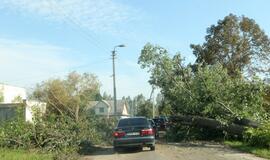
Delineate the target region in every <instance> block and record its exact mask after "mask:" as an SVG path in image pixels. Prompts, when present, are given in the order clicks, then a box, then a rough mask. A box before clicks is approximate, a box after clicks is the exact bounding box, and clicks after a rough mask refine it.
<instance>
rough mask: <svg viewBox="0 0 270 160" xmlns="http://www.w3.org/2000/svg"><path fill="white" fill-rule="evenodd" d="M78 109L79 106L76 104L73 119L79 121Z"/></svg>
mask: <svg viewBox="0 0 270 160" xmlns="http://www.w3.org/2000/svg"><path fill="white" fill-rule="evenodd" d="M79 110H80V106H79V105H77V106H76V111H75V120H76V122H78V121H79Z"/></svg>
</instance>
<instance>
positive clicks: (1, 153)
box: [0, 148, 53, 160]
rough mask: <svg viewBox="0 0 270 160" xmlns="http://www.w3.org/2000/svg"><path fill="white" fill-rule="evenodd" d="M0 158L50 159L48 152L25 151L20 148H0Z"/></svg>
mask: <svg viewBox="0 0 270 160" xmlns="http://www.w3.org/2000/svg"><path fill="white" fill-rule="evenodd" d="M0 157H1V158H0V159H3V160H52V159H53V156H52V155H50V154H43V153H36V152H35V151H26V150H21V149H6V148H0Z"/></svg>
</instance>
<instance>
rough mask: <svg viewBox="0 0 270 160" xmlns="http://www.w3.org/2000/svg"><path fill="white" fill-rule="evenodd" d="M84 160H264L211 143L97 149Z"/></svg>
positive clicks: (159, 144)
mask: <svg viewBox="0 0 270 160" xmlns="http://www.w3.org/2000/svg"><path fill="white" fill-rule="evenodd" d="M81 159H82V160H115V159H117V160H144V159H145V160H152V159H153V160H264V159H263V158H258V157H255V156H254V155H251V154H246V153H241V152H239V151H236V150H232V149H230V148H228V147H226V146H223V145H220V144H217V143H211V142H196V143H195V142H193V143H191V142H189V143H161V142H159V143H157V144H156V150H155V151H150V150H149V149H148V148H144V150H143V151H139V150H136V149H125V150H122V151H119V152H117V153H115V152H114V151H113V148H112V147H111V146H108V147H97V148H96V149H95V151H94V152H92V153H88V155H85V156H84V157H82V158H81Z"/></svg>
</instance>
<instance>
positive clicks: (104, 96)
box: [102, 92, 113, 101]
mask: <svg viewBox="0 0 270 160" xmlns="http://www.w3.org/2000/svg"><path fill="white" fill-rule="evenodd" d="M102 99H103V100H107V101H110V100H113V97H112V96H111V95H110V94H107V93H106V92H104V93H103V96H102Z"/></svg>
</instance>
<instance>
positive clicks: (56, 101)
mask: <svg viewBox="0 0 270 160" xmlns="http://www.w3.org/2000/svg"><path fill="white" fill-rule="evenodd" d="M99 89H100V83H99V81H98V80H97V77H96V76H94V75H92V74H88V73H84V74H78V73H76V72H71V73H70V74H69V75H68V76H67V78H66V79H63V80H62V79H51V80H48V81H45V82H43V83H42V84H39V85H37V86H36V88H35V90H34V92H33V94H32V96H31V98H32V99H37V100H39V101H41V102H46V103H47V109H46V112H47V114H58V115H67V116H69V117H71V118H73V119H74V120H76V121H79V117H80V114H82V113H83V110H84V108H85V107H87V105H88V103H89V101H91V100H96V99H97V98H99V99H100V98H101V96H100V94H99Z"/></svg>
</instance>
